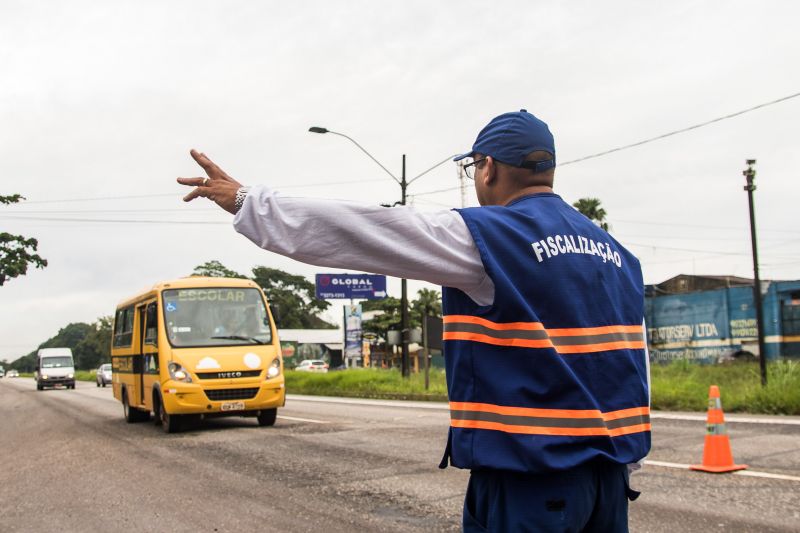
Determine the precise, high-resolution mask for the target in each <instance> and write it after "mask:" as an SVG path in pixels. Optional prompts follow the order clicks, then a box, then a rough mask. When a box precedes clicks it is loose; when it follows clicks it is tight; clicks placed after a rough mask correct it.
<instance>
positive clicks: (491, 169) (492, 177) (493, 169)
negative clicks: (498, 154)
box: [483, 155, 497, 185]
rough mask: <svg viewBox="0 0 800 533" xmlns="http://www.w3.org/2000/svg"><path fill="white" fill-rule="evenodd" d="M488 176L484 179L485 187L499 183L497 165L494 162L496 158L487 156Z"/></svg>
mask: <svg viewBox="0 0 800 533" xmlns="http://www.w3.org/2000/svg"><path fill="white" fill-rule="evenodd" d="M484 165H486V174H485V175H484V177H483V183H484V184H485V185H492V184H494V183H495V182H497V164H495V162H494V158H493V157H492V156H490V155H489V156H486V162H485V163H484Z"/></svg>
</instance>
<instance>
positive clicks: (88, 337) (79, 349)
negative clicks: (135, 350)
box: [11, 316, 111, 372]
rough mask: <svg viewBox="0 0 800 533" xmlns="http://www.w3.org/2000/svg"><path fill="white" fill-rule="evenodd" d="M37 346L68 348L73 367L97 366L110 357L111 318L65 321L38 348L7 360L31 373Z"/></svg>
mask: <svg viewBox="0 0 800 533" xmlns="http://www.w3.org/2000/svg"><path fill="white" fill-rule="evenodd" d="M41 348H69V349H71V350H72V356H73V358H74V360H75V368H76V369H80V370H91V369H93V368H97V367H98V366H100V364H101V363H105V362H108V361H110V359H111V317H110V316H104V317H100V318H98V319H97V321H96V322H95V323H93V324H86V323H84V322H73V323H71V324H67V325H66V326H64V327H63V328H61V329H60V330H58V333H57V334H56V335H55V336H53V337H50V338H49V339H47V340H46V341H44V342H43V343H41V344H40V345H39V348H37V349H36V350H34V351H32V352H31V353H29V354H28V355H25V356H23V357H20V358H19V359H17V360H16V361H14V362H13V363H11V367H12V368H15V369H17V370H19V371H20V372H33V370H34V367H35V366H36V354H37V352H38V351H39V349H41Z"/></svg>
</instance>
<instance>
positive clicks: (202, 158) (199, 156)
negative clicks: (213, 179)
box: [189, 148, 216, 173]
mask: <svg viewBox="0 0 800 533" xmlns="http://www.w3.org/2000/svg"><path fill="white" fill-rule="evenodd" d="M189 154H190V155H191V156H192V159H194V160H195V161H196V162H197V164H198V165H200V166H201V167H203V170H205V171H206V173H208V172H210V171H211V170H213V169H214V167H215V166H216V165H215V164H214V163H213V161H211V160H210V159H209V158H208V157H206V154H203V153H201V152H198V151H197V150H195V149H194V148H192V149H191V150H189Z"/></svg>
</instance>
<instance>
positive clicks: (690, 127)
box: [558, 93, 800, 167]
mask: <svg viewBox="0 0 800 533" xmlns="http://www.w3.org/2000/svg"><path fill="white" fill-rule="evenodd" d="M798 96H800V93H794V94H790V95H789V96H784V97H783V98H778V99H777V100H772V101H771V102H765V103H763V104H758V105H756V106H753V107H748V108H747V109H742V110H741V111H737V112H735V113H731V114H729V115H725V116H722V117H717V118H715V119H711V120H707V121H706V122H701V123H700V124H695V125H693V126H689V127H686V128H682V129H679V130H675V131H671V132H669V133H662V134H661V135H657V136H655V137H651V138H649V139H645V140H643V141H639V142H635V143H631V144H626V145H624V146H618V147H617V148H611V149H610V150H605V151H603V152H598V153H596V154H590V155H585V156H583V157H579V158H577V159H572V160H570V161H566V162H564V163H559V164H558V166H560V167H563V166H565V165H571V164H572V163H578V162H580V161H586V160H587V159H594V158H595V157H601V156H604V155H608V154H612V153H614V152H619V151H621V150H627V149H628V148H634V147H636V146H642V145H643V144H647V143H651V142H654V141H658V140H661V139H665V138H667V137H672V136H673V135H678V134H680V133H686V132H687V131H691V130H696V129H698V128H702V127H703V126H708V125H709V124H714V123H716V122H721V121H723V120H728V119H729V118H733V117H738V116H739V115H744V114H745V113H749V112H750V111H755V110H756V109H761V108H763V107H767V106H771V105H775V104H779V103H781V102H785V101H786V100H791V99H792V98H796V97H798Z"/></svg>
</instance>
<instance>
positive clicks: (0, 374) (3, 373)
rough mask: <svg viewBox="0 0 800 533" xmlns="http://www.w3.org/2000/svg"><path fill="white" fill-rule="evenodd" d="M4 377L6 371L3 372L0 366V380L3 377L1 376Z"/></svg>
mask: <svg viewBox="0 0 800 533" xmlns="http://www.w3.org/2000/svg"><path fill="white" fill-rule="evenodd" d="M5 375H6V371H5V370H3V367H2V366H0V378H2V377H3V376H5Z"/></svg>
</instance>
